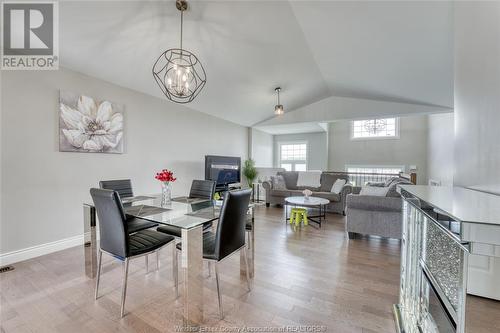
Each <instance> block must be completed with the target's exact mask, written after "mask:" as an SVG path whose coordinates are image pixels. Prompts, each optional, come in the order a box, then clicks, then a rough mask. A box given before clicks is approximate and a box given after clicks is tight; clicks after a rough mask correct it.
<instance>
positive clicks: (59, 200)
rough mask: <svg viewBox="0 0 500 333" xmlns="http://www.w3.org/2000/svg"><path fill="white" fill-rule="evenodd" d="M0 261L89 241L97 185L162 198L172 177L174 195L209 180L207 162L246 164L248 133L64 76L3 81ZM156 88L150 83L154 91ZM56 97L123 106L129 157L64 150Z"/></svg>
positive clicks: (23, 74) (20, 75)
mask: <svg viewBox="0 0 500 333" xmlns="http://www.w3.org/2000/svg"><path fill="white" fill-rule="evenodd" d="M1 80H2V95H3V97H4V98H3V100H2V115H1V116H2V126H1V127H2V128H1V130H2V145H1V148H2V177H1V178H2V182H3V183H2V199H1V200H2V208H3V209H2V212H1V216H2V221H3V223H2V226H1V245H0V252H1V253H3V254H5V253H6V252H10V251H14V250H19V249H24V248H27V247H30V246H35V245H40V244H45V243H48V242H53V241H57V240H61V239H65V238H69V237H72V236H77V235H81V234H82V233H83V223H82V218H83V214H82V203H83V202H85V201H89V200H90V195H89V189H90V188H91V187H93V186H97V184H98V181H99V180H101V179H117V178H131V179H132V181H133V185H134V190H135V192H136V193H158V192H159V190H160V188H159V184H158V183H157V182H156V181H155V179H154V178H153V175H154V173H155V172H156V171H157V170H159V169H161V168H169V169H172V170H173V171H174V172H175V175H176V177H177V178H178V180H177V182H175V184H174V186H173V194H174V195H185V194H186V193H187V191H188V190H189V187H190V183H191V180H192V179H194V178H203V177H204V155H205V154H215V155H232V156H241V157H242V158H246V156H247V149H248V133H247V128H245V127H242V126H239V125H235V124H233V123H230V122H227V121H224V120H221V119H218V118H215V117H212V116H209V115H206V114H203V113H199V112H196V111H193V110H191V109H188V108H186V107H184V106H181V105H178V104H174V103H171V102H168V101H167V100H165V99H159V98H155V97H151V96H148V95H144V94H141V93H138V92H135V91H133V90H129V89H125V88H122V87H119V86H116V85H113V84H111V83H107V82H104V81H101V80H98V79H95V78H92V77H88V76H85V75H83V74H80V73H77V72H73V71H70V70H66V69H61V70H59V71H45V72H44V71H10V72H3V73H2V78H1ZM152 84H154V83H153V82H152ZM59 89H65V90H70V91H74V92H77V93H81V94H86V95H88V96H92V97H95V98H97V99H108V100H111V101H114V102H117V103H121V104H124V105H125V149H126V152H125V154H121V155H114V154H95V153H62V152H59V151H58V97H59Z"/></svg>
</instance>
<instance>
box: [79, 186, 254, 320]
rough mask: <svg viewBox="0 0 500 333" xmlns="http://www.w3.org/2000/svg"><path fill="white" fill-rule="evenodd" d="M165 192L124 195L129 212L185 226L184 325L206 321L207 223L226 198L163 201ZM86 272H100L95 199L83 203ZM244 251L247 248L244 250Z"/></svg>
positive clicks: (251, 267)
mask: <svg viewBox="0 0 500 333" xmlns="http://www.w3.org/2000/svg"><path fill="white" fill-rule="evenodd" d="M161 201H162V200H161V195H141V196H134V197H129V198H124V199H122V204H123V208H124V211H125V214H126V215H127V216H129V217H135V218H139V219H144V220H147V221H151V222H154V223H157V224H158V225H167V226H172V227H177V228H180V229H181V242H182V250H181V260H180V270H181V272H180V274H181V276H182V277H183V280H181V285H180V290H181V297H182V302H183V325H185V326H198V325H200V324H201V323H203V279H204V278H203V274H202V273H203V224H204V223H207V222H211V221H214V222H215V221H216V220H217V219H218V218H219V215H220V211H221V207H222V201H215V200H207V199H190V198H186V197H181V198H174V199H172V200H171V202H169V203H167V204H163V205H162V203H161ZM254 208H255V207H254V204H253V203H252V202H250V203H249V205H248V210H247V223H251V228H250V229H251V230H250V231H249V232H250V240H249V243H250V244H252V246H251V247H250V249H249V251H247V252H248V270H249V272H248V273H249V276H250V277H251V278H253V276H254V253H255V251H254V246H253V244H255V242H254V235H255V226H254V221H255V218H254ZM83 214H84V218H83V223H84V252H85V253H84V257H85V274H86V275H87V277H88V278H91V279H94V278H95V277H96V273H97V244H98V233H97V231H98V228H97V226H98V223H99V221H98V218H97V215H96V209H95V207H94V204H93V203H91V202H85V203H84V204H83ZM242 253H243V252H242ZM246 269H247V268H246V265H245V258H244V255H243V254H240V274H241V276H242V277H245V276H246Z"/></svg>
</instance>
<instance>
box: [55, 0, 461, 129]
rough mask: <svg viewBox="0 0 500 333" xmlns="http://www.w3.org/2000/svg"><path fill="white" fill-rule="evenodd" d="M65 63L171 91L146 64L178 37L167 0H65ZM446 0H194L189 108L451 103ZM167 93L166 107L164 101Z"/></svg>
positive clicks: (188, 19) (236, 114) (216, 111)
mask: <svg viewBox="0 0 500 333" xmlns="http://www.w3.org/2000/svg"><path fill="white" fill-rule="evenodd" d="M59 12H60V14H59V18H60V29H59V30H60V59H61V65H62V66H64V67H67V68H70V69H74V70H76V71H79V72H82V73H85V74H88V75H91V76H94V77H98V78H101V79H104V80H106V81H110V82H113V83H115V84H118V85H121V86H124V87H127V88H131V89H134V90H137V91H140V92H143V93H146V94H149V95H153V96H157V97H161V98H164V99H166V98H165V97H164V96H163V95H162V93H161V91H160V89H159V88H158V86H157V85H156V83H155V81H154V79H153V77H152V74H151V67H152V65H153V63H154V62H155V61H156V59H157V57H158V56H159V55H160V54H161V53H162V52H163V51H165V50H166V49H169V48H172V47H177V46H178V44H179V21H180V18H179V12H178V11H177V10H176V9H175V5H174V2H173V1H68V2H60V8H59ZM452 37H453V32H452V4H451V3H448V2H420V1H403V2H391V1H388V2H379V1H366V2H364V1H346V2H342V1H192V0H191V2H190V10H189V11H188V12H187V13H186V14H185V16H184V47H185V48H186V49H188V50H190V51H192V52H194V53H195V54H196V55H197V56H198V58H199V59H200V60H201V61H202V63H203V65H204V67H205V70H206V72H207V84H206V86H205V88H204V90H203V91H202V92H201V93H200V95H199V96H198V97H197V99H196V100H195V101H194V102H192V103H190V104H188V105H187V106H188V107H189V108H192V109H194V110H198V111H201V112H205V113H208V114H211V115H214V116H217V117H220V118H223V119H226V120H229V121H232V122H235V123H238V124H241V125H244V126H252V125H254V124H256V123H259V122H262V121H264V120H266V119H269V118H270V117H273V110H274V104H276V96H275V94H274V87H276V86H281V87H282V93H281V100H282V104H284V105H285V109H286V111H290V110H294V109H298V108H301V107H304V106H307V105H309V104H311V103H314V102H317V101H319V100H322V99H324V98H327V97H329V96H332V95H334V96H344V97H352V98H362V99H375V100H383V101H392V102H402V103H414V104H424V105H439V106H444V107H453V44H452V41H453V38H452ZM168 103H170V102H168V101H166V106H167V107H168V105H169V104H168Z"/></svg>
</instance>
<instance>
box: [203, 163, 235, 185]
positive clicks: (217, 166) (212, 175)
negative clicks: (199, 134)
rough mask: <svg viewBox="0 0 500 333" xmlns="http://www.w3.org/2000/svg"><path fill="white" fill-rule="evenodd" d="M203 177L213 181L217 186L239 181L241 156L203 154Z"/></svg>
mask: <svg viewBox="0 0 500 333" xmlns="http://www.w3.org/2000/svg"><path fill="white" fill-rule="evenodd" d="M205 179H206V180H213V181H215V183H216V186H217V187H219V188H220V187H226V186H228V185H230V184H234V183H239V182H241V158H240V157H230V156H214V155H207V156H205Z"/></svg>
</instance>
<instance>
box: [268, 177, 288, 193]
mask: <svg viewBox="0 0 500 333" xmlns="http://www.w3.org/2000/svg"><path fill="white" fill-rule="evenodd" d="M271 181H272V183H273V190H286V184H285V178H283V176H281V175H278V176H272V177H271Z"/></svg>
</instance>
